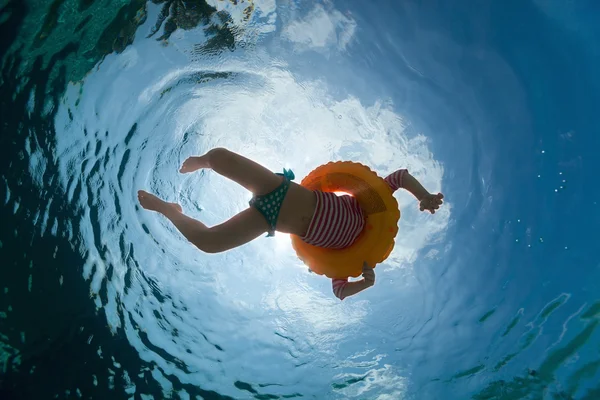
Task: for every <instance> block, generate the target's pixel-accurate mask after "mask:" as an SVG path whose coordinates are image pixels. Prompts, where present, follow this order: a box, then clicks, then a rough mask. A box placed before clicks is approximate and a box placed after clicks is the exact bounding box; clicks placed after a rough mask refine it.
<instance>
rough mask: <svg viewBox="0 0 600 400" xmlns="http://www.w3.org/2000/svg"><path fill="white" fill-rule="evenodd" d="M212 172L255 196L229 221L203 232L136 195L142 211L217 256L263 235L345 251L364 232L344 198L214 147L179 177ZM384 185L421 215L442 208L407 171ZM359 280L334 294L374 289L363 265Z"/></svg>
mask: <svg viewBox="0 0 600 400" xmlns="http://www.w3.org/2000/svg"><path fill="white" fill-rule="evenodd" d="M203 168H211V169H212V170H213V171H215V172H217V173H218V174H220V175H223V176H225V177H226V178H229V179H231V180H233V181H235V182H237V183H239V184H240V185H242V186H243V187H245V188H246V189H247V190H249V191H250V192H252V193H253V194H254V197H253V198H252V200H251V201H250V207H249V208H247V209H246V210H244V211H242V212H240V213H239V214H237V215H235V216H234V217H233V218H231V219H229V220H228V221H226V222H224V223H222V224H220V225H216V226H213V227H210V228H209V227H207V226H206V225H204V224H203V223H202V222H200V221H197V220H195V219H193V218H190V217H188V216H186V215H185V214H183V210H182V209H181V206H180V205H179V204H176V203H168V202H166V201H163V200H161V199H159V198H158V197H156V196H154V195H152V194H150V193H148V192H145V191H143V190H140V191H138V199H139V201H140V204H141V205H142V207H144V208H145V209H147V210H152V211H156V212H159V213H161V214H162V215H164V216H165V217H167V218H168V219H169V220H170V221H171V222H172V223H173V224H174V225H175V227H176V228H177V229H178V230H179V231H180V232H181V233H182V234H183V235H184V236H185V237H186V238H187V239H188V240H189V241H190V242H191V243H192V244H194V245H195V246H196V247H198V248H199V249H200V250H202V251H204V252H206V253H219V252H223V251H227V250H230V249H233V248H235V247H238V246H241V245H243V244H246V243H248V242H250V241H252V240H254V239H256V238H257V237H259V236H260V235H262V234H264V233H265V232H268V235H269V236H273V235H274V233H275V231H278V232H283V233H289V234H293V235H297V236H299V237H300V238H301V239H302V240H303V241H304V242H306V243H308V244H310V245H313V246H318V247H324V248H331V249H344V248H347V247H349V246H351V245H352V243H353V242H354V241H355V240H356V238H357V237H358V236H359V235H360V233H361V232H362V231H363V229H364V227H365V219H366V218H365V215H364V212H363V210H362V209H361V207H360V205H359V204H358V201H357V200H356V199H355V198H354V197H352V196H349V195H342V196H338V195H336V194H334V193H326V192H321V191H312V190H309V189H307V188H305V187H302V186H300V185H298V184H296V183H294V182H292V181H291V179H293V174H291V172H290V171H285V172H284V174H283V175H281V174H275V173H273V172H271V171H269V170H268V169H266V168H265V167H263V166H261V165H259V164H257V163H256V162H254V161H252V160H249V159H247V158H245V157H243V156H241V155H239V154H236V153H233V152H231V151H229V150H226V149H222V148H217V149H213V150H211V151H209V152H208V153H206V154H205V155H203V156H199V157H189V158H188V159H187V160H185V162H184V163H183V165H182V167H181V170H180V172H181V173H184V174H185V173H190V172H194V171H197V170H199V169H203ZM385 181H386V182H387V184H388V185H389V187H390V188H391V189H392V191H396V190H398V189H399V188H403V189H405V190H408V191H409V192H410V193H412V194H413V195H414V196H415V197H416V198H417V200H419V202H420V209H421V211H425V210H427V211H429V212H430V213H431V214H435V211H436V210H437V209H439V208H440V205H442V203H443V200H442V199H443V198H444V196H443V195H442V194H441V193H438V194H431V193H429V192H428V191H427V190H425V188H424V187H423V186H422V185H421V184H420V183H419V182H418V181H417V180H416V179H415V178H414V177H413V176H412V175H410V174H409V173H408V171H407V170H406V169H399V170H397V171H396V172H394V173H392V174H390V175H388V176H387V177H386V178H385ZM362 276H363V279H362V280H359V281H355V282H349V281H348V279H347V278H346V279H333V282H332V283H333V292H334V294H335V295H336V297H338V298H339V299H341V300H343V299H344V298H345V297H348V296H352V295H354V294H356V293H359V292H360V291H362V290H364V289H366V288H368V287H370V286H373V284H374V283H375V271H374V270H373V268H371V267H369V266H367V265H366V263H365V265H364V266H363V274H362Z"/></svg>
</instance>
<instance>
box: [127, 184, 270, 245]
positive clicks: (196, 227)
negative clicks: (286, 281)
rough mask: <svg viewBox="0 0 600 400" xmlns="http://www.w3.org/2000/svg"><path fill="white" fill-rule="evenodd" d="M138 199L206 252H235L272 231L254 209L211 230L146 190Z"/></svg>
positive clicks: (143, 205) (179, 208)
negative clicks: (165, 218) (239, 247)
mask: <svg viewBox="0 0 600 400" xmlns="http://www.w3.org/2000/svg"><path fill="white" fill-rule="evenodd" d="M138 199H139V201H140V204H141V205H142V207H144V208H145V209H147V210H152V211H157V212H159V213H161V214H162V215H164V216H165V217H167V218H168V219H169V220H170V221H171V222H172V223H173V225H175V227H176V228H177V229H178V230H179V232H181V233H182V234H183V236H185V237H186V239H187V240H189V241H190V242H191V243H192V244H194V245H195V246H196V247H198V248H199V249H200V250H202V251H204V252H205V253H220V252H223V251H226V250H230V249H233V248H234V247H238V246H241V245H243V244H246V243H248V242H250V241H252V240H254V239H256V238H257V237H258V236H260V235H262V234H263V233H265V232H267V230H268V229H269V225H268V223H267V221H266V220H265V218H264V217H263V216H262V215H261V214H260V213H259V212H258V211H257V210H256V209H254V208H248V209H246V210H245V211H242V212H241V213H239V214H237V215H235V216H234V217H233V218H231V219H229V220H228V221H226V222H224V223H222V224H220V225H216V226H213V227H211V228H209V227H207V226H206V225H204V224H203V223H202V222H200V221H197V220H195V219H193V218H190V217H188V216H187V215H185V214H183V213H182V212H181V207H180V206H179V205H178V204H176V203H168V202H166V201H163V200H161V199H159V198H158V197H156V196H154V195H153V194H150V193H148V192H145V191H143V190H140V191H138Z"/></svg>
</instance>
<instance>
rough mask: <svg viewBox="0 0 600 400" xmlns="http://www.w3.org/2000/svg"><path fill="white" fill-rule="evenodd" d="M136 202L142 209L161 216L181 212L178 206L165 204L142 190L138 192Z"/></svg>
mask: <svg viewBox="0 0 600 400" xmlns="http://www.w3.org/2000/svg"><path fill="white" fill-rule="evenodd" d="M138 200H139V201H140V204H141V205H142V207H144V208H145V209H146V210H150V211H157V212H159V213H161V214H165V213H167V212H169V211H173V210H175V211H177V212H183V209H182V208H181V206H180V205H179V204H177V203H169V202H166V201H164V200H161V199H159V198H158V197H156V196H155V195H153V194H151V193H148V192H146V191H144V190H138Z"/></svg>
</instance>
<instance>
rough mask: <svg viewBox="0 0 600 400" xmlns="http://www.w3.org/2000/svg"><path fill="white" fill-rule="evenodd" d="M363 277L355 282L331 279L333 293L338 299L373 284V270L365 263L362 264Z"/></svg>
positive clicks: (342, 298) (352, 294)
mask: <svg viewBox="0 0 600 400" xmlns="http://www.w3.org/2000/svg"><path fill="white" fill-rule="evenodd" d="M362 275H363V279H361V280H360V281H355V282H348V278H346V279H332V280H331V284H332V286H333V294H335V297H337V298H338V299H340V300H344V299H345V298H346V297H348V296H354V295H355V294H357V293H360V292H362V291H363V290H365V289H366V288H369V287H371V286H373V285H374V284H375V271H374V270H373V268H371V267H369V266H368V265H367V263H364V264H363V274H362Z"/></svg>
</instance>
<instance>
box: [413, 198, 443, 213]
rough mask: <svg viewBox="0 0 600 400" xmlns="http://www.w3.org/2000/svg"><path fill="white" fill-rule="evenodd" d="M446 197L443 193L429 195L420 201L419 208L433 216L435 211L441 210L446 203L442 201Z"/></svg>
mask: <svg viewBox="0 0 600 400" xmlns="http://www.w3.org/2000/svg"><path fill="white" fill-rule="evenodd" d="M443 198H444V195H443V194H441V193H438V194H431V193H427V194H426V195H425V196H424V197H423V198H422V199H421V201H420V203H419V208H420V209H421V211H425V210H427V211H429V212H430V213H432V214H435V210H437V209H439V208H440V206H441V205H442V204H443V203H444V201H443V200H442V199H443Z"/></svg>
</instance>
